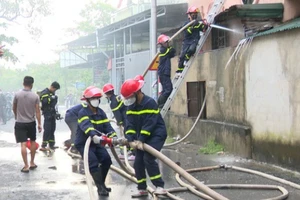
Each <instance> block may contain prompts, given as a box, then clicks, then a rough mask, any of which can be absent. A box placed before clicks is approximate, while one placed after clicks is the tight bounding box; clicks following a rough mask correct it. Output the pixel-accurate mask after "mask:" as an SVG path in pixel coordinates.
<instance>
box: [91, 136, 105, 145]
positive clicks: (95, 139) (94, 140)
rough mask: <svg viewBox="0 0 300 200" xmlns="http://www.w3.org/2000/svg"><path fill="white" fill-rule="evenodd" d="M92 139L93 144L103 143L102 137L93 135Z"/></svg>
mask: <svg viewBox="0 0 300 200" xmlns="http://www.w3.org/2000/svg"><path fill="white" fill-rule="evenodd" d="M92 139H93V142H94V143H95V144H101V142H102V141H103V138H102V136H98V135H94V136H93V138H92Z"/></svg>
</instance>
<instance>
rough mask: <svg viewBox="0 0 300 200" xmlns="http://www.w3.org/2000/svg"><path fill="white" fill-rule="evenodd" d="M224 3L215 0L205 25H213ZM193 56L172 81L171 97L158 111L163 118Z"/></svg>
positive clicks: (204, 38) (205, 36)
mask: <svg viewBox="0 0 300 200" xmlns="http://www.w3.org/2000/svg"><path fill="white" fill-rule="evenodd" d="M224 3H225V0H215V1H214V4H213V5H212V7H211V9H210V11H209V13H208V16H207V20H206V21H207V24H213V22H214V18H215V16H216V15H217V14H218V13H219V12H220V10H221V9H222V7H223V5H224ZM210 31H211V27H210V26H208V27H207V30H206V31H205V32H204V33H203V35H202V36H201V38H200V40H199V42H198V45H197V48H196V52H195V53H194V55H198V53H199V52H200V50H201V48H202V47H203V45H204V43H205V41H206V39H207V37H208V35H209V33H210ZM194 58H195V56H192V57H190V58H189V59H188V61H187V62H186V65H185V66H184V68H183V70H182V72H181V73H179V74H178V76H175V78H174V79H173V90H172V93H171V95H170V96H169V98H168V100H167V101H166V103H165V105H164V107H163V108H162V110H161V111H160V113H161V115H162V117H164V116H165V115H166V113H167V111H168V109H169V108H170V106H171V104H172V102H173V99H174V97H175V96H176V94H177V92H178V88H179V86H180V85H181V83H182V81H183V79H184V76H185V74H186V73H187V72H188V69H189V67H190V66H191V65H192V63H193V61H194Z"/></svg>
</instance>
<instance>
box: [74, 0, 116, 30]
mask: <svg viewBox="0 0 300 200" xmlns="http://www.w3.org/2000/svg"><path fill="white" fill-rule="evenodd" d="M115 10H116V9H115V8H113V7H112V6H111V5H110V4H107V3H106V1H105V0H93V1H91V2H90V3H89V4H86V5H85V7H84V8H83V9H82V11H81V12H80V16H81V17H82V21H79V22H78V23H77V26H76V27H75V28H74V29H70V30H69V31H70V32H72V33H73V34H76V35H78V36H84V35H88V34H91V33H94V32H95V30H96V28H101V27H104V26H107V25H109V24H110V21H111V15H112V13H113V12H114V11H115Z"/></svg>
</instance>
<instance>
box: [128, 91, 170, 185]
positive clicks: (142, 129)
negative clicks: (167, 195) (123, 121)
mask: <svg viewBox="0 0 300 200" xmlns="http://www.w3.org/2000/svg"><path fill="white" fill-rule="evenodd" d="M126 114H127V125H126V138H127V139H128V141H129V142H132V141H134V140H135V138H137V140H139V141H141V142H143V143H146V144H148V145H150V146H152V147H153V148H155V149H156V150H158V151H160V150H161V149H162V147H163V145H164V143H165V140H166V138H167V131H166V126H165V123H164V120H163V119H162V117H161V115H160V112H159V109H158V106H157V104H156V102H155V100H154V99H152V98H151V97H149V96H146V95H144V97H143V99H142V100H141V103H140V104H133V105H130V106H128V110H127V112H126ZM155 160H156V158H155V157H154V156H152V155H151V154H150V153H148V152H144V151H142V150H139V149H137V150H136V157H135V162H134V169H135V175H136V178H137V181H138V189H139V190H145V189H146V187H147V184H146V172H145V169H146V170H147V172H148V175H149V177H150V180H151V181H152V183H153V185H155V186H156V187H162V188H163V187H164V181H163V180H162V178H161V174H160V171H159V167H158V164H157V162H156V161H155Z"/></svg>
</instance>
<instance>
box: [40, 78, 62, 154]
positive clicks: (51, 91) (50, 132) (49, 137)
mask: <svg viewBox="0 0 300 200" xmlns="http://www.w3.org/2000/svg"><path fill="white" fill-rule="evenodd" d="M59 89H60V85H59V83H58V82H56V81H54V82H53V83H52V84H51V85H50V87H49V88H46V89H44V90H43V91H42V92H41V96H40V99H41V104H42V107H41V110H42V112H43V115H44V134H43V143H42V146H41V148H40V151H46V146H47V145H48V144H49V148H51V149H55V148H57V147H55V146H54V145H55V136H54V132H55V129H56V116H57V114H58V113H57V110H56V104H57V101H58V97H57V95H55V92H56V90H59Z"/></svg>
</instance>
